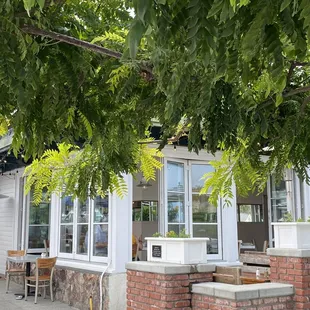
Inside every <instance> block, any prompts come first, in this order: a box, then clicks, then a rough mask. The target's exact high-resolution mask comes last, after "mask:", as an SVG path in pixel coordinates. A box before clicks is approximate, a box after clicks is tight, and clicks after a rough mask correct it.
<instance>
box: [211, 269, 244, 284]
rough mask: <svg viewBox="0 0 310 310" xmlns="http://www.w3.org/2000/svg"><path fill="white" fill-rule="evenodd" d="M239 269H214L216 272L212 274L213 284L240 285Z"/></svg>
mask: <svg viewBox="0 0 310 310" xmlns="http://www.w3.org/2000/svg"><path fill="white" fill-rule="evenodd" d="M240 277H241V268H240V267H220V266H217V267H216V272H215V273H213V278H214V282H220V283H228V284H236V285H239V284H241V280H240Z"/></svg>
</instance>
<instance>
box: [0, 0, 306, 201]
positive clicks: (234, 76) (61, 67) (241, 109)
mask: <svg viewBox="0 0 310 310" xmlns="http://www.w3.org/2000/svg"><path fill="white" fill-rule="evenodd" d="M309 36H310V2H309V1H307V0H273V1H270V0H252V1H250V0H212V1H201V0H154V1H151V0H133V1H120V0H105V1H103V0H94V1H86V0H84V1H83V0H82V1H76V0H71V1H65V0H54V1H49V0H45V1H44V0H24V1H21V0H2V1H0V39H1V42H2V44H1V46H0V55H1V58H0V116H1V117H0V122H1V124H3V127H5V126H7V124H8V123H9V125H10V126H12V127H13V128H14V132H15V134H14V140H13V150H14V152H15V153H16V154H17V153H18V151H20V150H24V152H25V157H26V158H29V157H30V156H31V157H33V158H36V157H38V156H41V155H42V153H43V152H44V150H45V149H47V148H49V147H50V146H51V145H52V143H53V142H63V143H65V144H64V145H62V149H60V150H59V152H56V153H53V154H51V153H50V154H46V153H45V157H43V159H42V161H43V163H45V168H46V165H49V166H48V167H49V170H48V171H50V170H51V167H53V165H52V164H51V161H49V162H47V161H46V158H47V157H48V158H49V159H50V160H52V159H54V156H59V154H63V156H67V158H71V159H72V160H70V161H69V162H70V163H69V164H68V163H67V164H63V163H62V164H60V166H59V167H60V168H59V169H60V170H61V171H63V174H62V176H64V178H58V179H62V180H64V181H66V182H67V181H68V180H70V179H72V180H74V182H77V184H78V186H77V187H75V188H78V190H76V194H77V195H84V194H82V192H86V189H87V187H88V186H89V185H90V188H91V193H95V192H96V191H98V190H99V192H102V191H104V190H105V189H107V188H108V187H109V185H111V184H114V185H113V186H118V185H119V183H118V182H119V181H120V180H119V179H118V177H119V175H120V173H123V172H126V173H134V172H135V171H137V169H139V162H140V161H141V158H144V159H145V158H147V160H146V161H145V162H144V164H143V165H142V167H144V170H146V171H149V173H150V175H152V173H151V172H150V171H152V169H151V167H154V164H155V161H152V160H151V159H150V158H151V157H150V156H152V155H154V153H152V154H151V155H150V152H149V151H146V150H147V148H146V147H142V146H143V145H144V144H141V140H142V139H146V138H147V137H148V134H147V133H146V130H147V129H148V128H149V127H150V126H151V124H152V119H154V118H155V119H157V120H158V121H159V122H160V123H161V124H162V137H161V139H162V140H161V147H164V145H165V144H167V143H168V142H169V141H172V140H171V138H172V139H176V140H177V139H178V138H179V137H180V136H181V135H186V136H187V139H188V148H189V150H190V151H195V152H199V150H201V149H206V150H207V151H210V152H213V153H214V152H216V151H217V150H221V151H223V158H222V161H221V162H219V163H215V165H216V168H217V170H216V172H215V173H214V174H213V176H212V177H211V178H209V179H208V180H207V181H206V186H205V190H206V189H207V187H209V186H211V185H212V186H213V195H212V199H213V201H215V200H216V198H217V196H218V194H219V193H220V194H222V195H224V196H225V195H226V196H227V197H229V196H230V195H231V192H230V184H231V182H232V178H233V179H234V180H235V182H236V185H237V187H238V189H239V192H240V193H241V194H246V193H247V192H248V191H249V190H252V189H254V188H255V187H259V188H262V187H263V186H264V185H265V183H266V179H267V177H268V175H269V174H270V173H276V174H277V175H278V176H281V175H282V172H283V169H284V168H285V167H288V166H293V167H294V168H295V169H296V171H297V172H298V173H299V175H300V177H302V178H303V179H306V180H307V181H308V182H309V181H310V179H309V177H308V175H307V173H306V167H307V166H308V163H309V160H310V145H309V143H310V140H309V139H308V137H307V133H308V132H309V129H310V119H309V116H310V110H309V106H308V103H309V102H310V84H309V79H310V76H309V64H310V62H309V41H308V40H309V38H310V37H309ZM173 137H176V138H173ZM173 141H174V140H173ZM77 144H78V145H80V146H83V150H82V152H85V157H83V156H81V157H79V156H77V155H72V154H75V153H74V152H75V150H74V149H73V151H72V152H73V153H70V148H69V149H68V145H77ZM57 154H58V155H57ZM65 154H67V155H65ZM145 154H147V155H145ZM262 154H268V155H269V157H268V159H267V160H263V159H262ZM83 158H85V160H84V161H83ZM94 159H95V160H94ZM44 160H45V161H44ZM58 163H59V162H58ZM35 164H36V165H37V166H33V167H32V168H33V169H32V168H29V170H30V172H29V173H31V175H32V177H33V178H32V181H33V182H34V183H36V180H40V177H38V176H39V175H41V176H42V174H43V172H42V171H43V170H44V169H45V168H42V165H41V166H40V165H39V166H38V162H37V161H35ZM156 165H157V166H158V164H156ZM43 166H44V165H43ZM68 166H70V169H71V170H70V171H68V169H67V167H68ZM40 167H41V168H40ZM73 167H74V168H73ZM145 167H147V168H146V169H145ZM31 169H32V170H31ZM66 169H67V170H66ZM38 171H39V172H40V173H39V174H38V173H37V172H38ZM44 171H45V170H44ZM56 171H58V170H57V169H56ZM64 171H65V172H64ZM77 172H78V173H77ZM51 173H53V172H51ZM73 175H75V177H74V178H71V176H73ZM116 179H118V181H116ZM41 180H42V178H41ZM48 180H50V178H48V177H47V178H45V181H44V182H43V181H41V183H40V182H38V184H40V186H39V188H40V187H42V186H45V185H50V186H51V182H50V183H49V181H48ZM67 183H68V182H67ZM53 184H54V183H53ZM70 184H71V186H69V188H70V189H71V190H72V189H74V186H75V185H73V182H71V183H70ZM113 186H112V188H113ZM51 188H53V186H51ZM54 188H56V185H55V184H54Z"/></svg>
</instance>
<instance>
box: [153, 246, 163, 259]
mask: <svg viewBox="0 0 310 310" xmlns="http://www.w3.org/2000/svg"><path fill="white" fill-rule="evenodd" d="M152 257H160V258H161V245H152Z"/></svg>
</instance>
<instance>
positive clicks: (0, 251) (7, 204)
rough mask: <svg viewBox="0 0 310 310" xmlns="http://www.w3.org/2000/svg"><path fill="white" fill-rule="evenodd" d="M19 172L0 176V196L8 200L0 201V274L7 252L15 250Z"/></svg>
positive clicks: (2, 271)
mask: <svg viewBox="0 0 310 310" xmlns="http://www.w3.org/2000/svg"><path fill="white" fill-rule="evenodd" d="M20 176H21V172H19V173H16V171H12V172H11V175H9V173H5V175H0V194H3V195H7V196H9V198H2V199H0V274H4V272H5V262H6V255H7V250H10V249H16V248H17V233H16V230H17V223H18V211H17V210H18V200H19V198H18V197H19V194H18V191H19V185H18V184H19V180H20Z"/></svg>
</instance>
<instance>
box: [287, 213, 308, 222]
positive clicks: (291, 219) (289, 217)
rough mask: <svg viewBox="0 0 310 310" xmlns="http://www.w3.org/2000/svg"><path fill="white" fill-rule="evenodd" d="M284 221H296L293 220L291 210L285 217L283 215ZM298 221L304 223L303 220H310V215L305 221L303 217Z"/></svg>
mask: <svg viewBox="0 0 310 310" xmlns="http://www.w3.org/2000/svg"><path fill="white" fill-rule="evenodd" d="M283 220H284V222H294V220H293V216H292V214H291V212H287V213H286V214H285V215H284V217H283ZM296 222H297V223H303V222H310V216H309V217H308V219H307V220H306V221H305V220H304V219H303V218H301V217H300V218H298V219H297V221H296Z"/></svg>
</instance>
